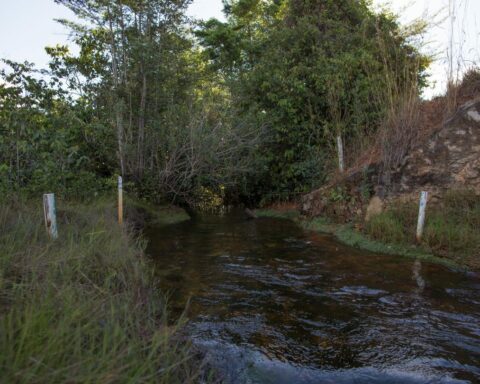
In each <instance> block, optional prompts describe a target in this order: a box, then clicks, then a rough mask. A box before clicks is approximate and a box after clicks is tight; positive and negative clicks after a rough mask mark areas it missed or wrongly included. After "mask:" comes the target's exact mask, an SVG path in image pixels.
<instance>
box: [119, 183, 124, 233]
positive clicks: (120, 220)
mask: <svg viewBox="0 0 480 384" xmlns="http://www.w3.org/2000/svg"><path fill="white" fill-rule="evenodd" d="M118 223H119V224H120V225H122V224H123V179H122V176H118Z"/></svg>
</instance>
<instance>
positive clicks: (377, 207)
mask: <svg viewBox="0 0 480 384" xmlns="http://www.w3.org/2000/svg"><path fill="white" fill-rule="evenodd" d="M382 212H383V201H382V200H381V199H380V198H379V197H378V196H374V197H372V199H371V200H370V203H369V204H368V207H367V213H366V214H365V222H367V223H368V222H369V221H370V220H371V219H372V218H373V217H374V216H377V215H379V214H381V213H382Z"/></svg>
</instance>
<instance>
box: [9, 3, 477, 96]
mask: <svg viewBox="0 0 480 384" xmlns="http://www.w3.org/2000/svg"><path fill="white" fill-rule="evenodd" d="M453 2H454V3H456V7H455V15H456V18H455V23H454V26H453V28H452V26H451V25H450V22H449V21H448V20H445V19H446V18H447V16H448V14H449V4H451V3H453ZM374 4H375V6H377V7H381V6H385V4H387V6H388V7H389V8H390V9H392V10H394V11H395V12H397V13H399V14H401V15H402V16H401V21H402V22H403V23H405V24H408V23H410V22H412V21H414V20H415V19H418V18H420V17H426V18H427V19H428V20H430V21H431V26H430V29H429V33H428V34H427V35H426V37H425V39H424V40H423V47H422V50H423V52H425V53H428V54H431V55H434V57H435V62H434V63H433V65H432V67H431V69H430V74H431V78H430V80H431V82H432V84H431V86H430V88H429V89H428V90H427V91H426V92H425V97H426V98H430V97H433V96H435V95H438V94H441V93H442V92H443V91H444V90H445V85H446V79H447V74H448V63H449V60H448V58H449V57H450V54H449V52H450V50H451V47H452V46H451V44H450V38H449V36H450V35H451V33H450V31H451V30H453V31H454V44H453V52H454V54H453V55H452V56H453V57H455V58H461V60H460V63H459V65H455V67H459V68H460V69H459V71H460V72H462V71H464V70H465V68H467V67H468V66H471V65H472V64H473V62H477V63H480V45H479V43H480V0H416V1H413V0H390V1H387V0H374ZM188 14H189V15H190V16H193V17H196V18H200V19H207V18H210V17H217V18H223V14H222V1H221V0H194V2H193V4H192V5H191V6H190V9H189V11H188ZM58 18H67V19H72V18H73V14H72V13H71V12H70V11H69V10H68V9H67V8H65V7H63V6H60V5H57V4H55V3H54V1H53V0H0V58H8V59H11V60H15V61H25V60H28V61H30V62H34V63H35V64H36V65H37V66H38V67H46V65H47V63H48V56H47V55H46V53H45V50H44V47H45V46H48V45H55V44H57V43H60V44H65V43H68V32H67V31H66V30H65V29H64V28H63V27H62V26H61V25H59V24H58V23H56V22H55V21H54V19H58ZM457 61H458V60H456V61H455V63H457ZM455 72H456V71H455Z"/></svg>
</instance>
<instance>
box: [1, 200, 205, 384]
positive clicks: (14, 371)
mask: <svg viewBox="0 0 480 384" xmlns="http://www.w3.org/2000/svg"><path fill="white" fill-rule="evenodd" d="M42 221H43V215H42V207H41V203H40V204H34V205H32V204H27V205H25V204H18V203H17V204H10V205H5V204H4V205H0V351H1V353H0V377H1V378H2V379H1V381H2V382H5V383H67V382H68V383H144V382H155V383H193V382H198V381H199V380H203V378H202V379H200V376H201V375H203V372H204V370H203V369H202V366H201V363H200V362H199V360H198V359H196V358H194V357H193V354H192V353H191V350H190V347H189V345H188V343H186V342H185V341H182V340H181V337H179V327H181V322H180V323H175V325H172V322H171V321H170V319H169V318H168V312H167V309H166V302H165V299H164V297H163V296H162V295H161V294H160V293H159V292H158V291H157V289H156V288H155V281H154V278H153V273H152V270H151V268H150V266H149V264H148V261H147V260H146V258H145V256H144V253H143V249H144V242H143V241H142V240H140V239H134V238H133V236H132V235H131V234H130V233H129V231H128V230H126V229H124V230H122V229H121V228H120V227H119V226H118V224H117V223H116V219H115V208H114V207H113V206H110V205H108V204H97V205H95V206H85V205H73V204H68V205H66V204H60V205H59V207H58V222H59V235H60V238H59V239H58V240H57V241H53V242H52V241H50V240H48V239H47V236H46V234H45V230H44V226H43V222H42Z"/></svg>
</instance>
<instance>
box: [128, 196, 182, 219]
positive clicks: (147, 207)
mask: <svg viewBox="0 0 480 384" xmlns="http://www.w3.org/2000/svg"><path fill="white" fill-rule="evenodd" d="M126 208H127V209H126V211H127V216H128V215H130V216H133V219H134V220H135V219H136V218H138V217H139V216H141V221H146V222H148V224H149V225H170V224H175V223H180V222H182V221H186V220H190V216H189V215H188V213H187V212H185V210H184V209H182V208H179V207H174V206H171V205H155V204H152V203H150V202H148V201H145V200H140V199H132V198H127V199H126Z"/></svg>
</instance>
